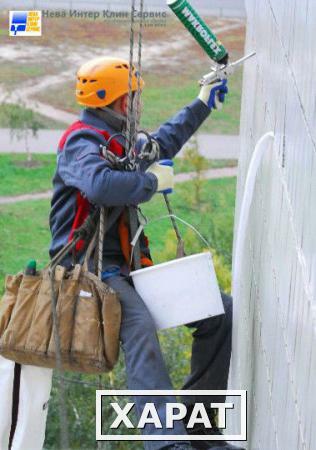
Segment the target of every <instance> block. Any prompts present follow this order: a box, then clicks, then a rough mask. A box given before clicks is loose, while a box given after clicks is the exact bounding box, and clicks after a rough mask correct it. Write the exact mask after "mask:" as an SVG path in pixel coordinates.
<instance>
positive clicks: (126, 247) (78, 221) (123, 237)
mask: <svg viewBox="0 0 316 450" xmlns="http://www.w3.org/2000/svg"><path fill="white" fill-rule="evenodd" d="M81 130H82V131H83V130H93V131H95V132H97V133H98V134H100V135H102V136H103V137H104V139H105V140H106V142H107V145H106V152H107V153H106V155H105V153H104V151H103V152H102V153H101V152H100V158H103V159H105V157H106V156H107V155H108V157H109V162H110V163H111V161H114V160H115V158H117V159H122V158H123V157H124V155H125V150H124V147H123V146H122V145H121V144H120V143H119V142H118V141H117V140H116V139H114V138H113V137H114V136H111V134H110V133H109V132H108V131H106V130H101V129H99V128H96V127H94V126H92V125H88V124H86V123H84V122H82V121H81V120H78V121H76V122H75V123H73V124H72V125H70V127H69V128H68V129H67V130H66V131H65V132H64V134H63V136H62V137H61V139H60V141H59V145H58V153H60V152H62V151H63V150H64V148H65V144H66V142H67V140H68V138H69V137H70V136H71V135H72V134H73V133H75V132H78V131H81ZM76 195H77V197H76V214H75V218H74V221H73V223H72V227H71V231H70V234H69V236H68V242H70V241H71V240H72V239H73V237H74V233H75V230H77V229H78V228H79V227H80V226H81V225H82V224H83V223H84V221H85V220H86V218H87V217H88V216H89V214H90V213H91V211H92V210H93V208H94V206H93V205H92V204H91V203H90V202H89V200H88V199H87V198H86V197H85V196H84V195H83V194H82V193H81V192H80V191H77V194H76ZM128 222H129V221H128V214H127V211H126V209H125V210H124V211H123V213H121V215H120V216H119V219H118V232H119V239H120V245H121V250H122V253H123V256H124V259H125V261H126V263H127V264H128V265H130V263H131V253H132V249H131V245H130V242H131V236H130V227H129V223H128ZM143 237H144V239H143V241H144V243H145V245H146V247H147V248H148V245H149V242H148V238H147V237H146V236H145V235H144V236H143ZM84 247H85V242H84V240H80V241H79V242H78V243H77V244H76V247H75V251H76V252H77V253H78V252H80V251H81V250H82V249H83V248H84ZM140 264H141V266H142V267H149V266H152V265H153V262H152V260H151V259H150V258H149V257H148V256H146V255H144V254H143V253H141V255H140Z"/></svg>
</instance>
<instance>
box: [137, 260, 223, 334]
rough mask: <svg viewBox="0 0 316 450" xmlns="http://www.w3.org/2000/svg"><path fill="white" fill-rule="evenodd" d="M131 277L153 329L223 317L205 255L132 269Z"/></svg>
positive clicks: (213, 273)
mask: <svg viewBox="0 0 316 450" xmlns="http://www.w3.org/2000/svg"><path fill="white" fill-rule="evenodd" d="M131 277H132V279H133V282H134V286H135V289H136V291H137V292H138V294H139V295H140V296H141V297H142V299H143V300H144V302H145V304H146V305H147V308H148V309H149V311H150V313H151V315H152V317H153V319H154V321H155V323H156V326H157V329H164V328H172V327H176V326H179V325H184V324H187V323H191V322H195V321H197V320H201V319H206V318H207V317H212V316H218V315H220V314H224V308H223V303H222V298H221V294H220V291H219V287H218V283H217V278H216V274H215V270H214V265H213V261H212V256H211V254H210V253H209V252H207V253H199V254H197V255H193V256H186V257H184V258H179V259H175V260H173V261H169V262H166V263H163V264H158V265H156V266H152V267H147V268H146V269H140V270H136V271H135V272H131Z"/></svg>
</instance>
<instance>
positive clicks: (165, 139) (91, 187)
mask: <svg viewBox="0 0 316 450" xmlns="http://www.w3.org/2000/svg"><path fill="white" fill-rule="evenodd" d="M209 114H210V110H209V108H208V107H207V106H206V105H205V104H204V103H203V102H202V101H201V100H199V99H196V100H195V101H194V102H192V103H191V104H190V105H188V106H186V107H185V108H183V109H182V110H181V111H180V112H179V113H178V114H176V115H175V116H174V117H173V118H171V119H170V120H168V121H167V122H166V123H165V124H163V125H161V126H160V127H159V129H158V130H157V131H156V132H154V133H152V136H153V137H154V138H155V139H156V140H157V141H158V143H159V145H160V155H161V158H162V159H172V158H173V157H174V156H175V155H176V154H177V153H178V152H179V151H180V150H181V148H182V147H183V145H184V144H185V143H186V142H187V141H188V139H190V137H191V136H192V135H193V134H194V133H195V132H196V130H197V129H198V128H199V127H200V125H201V124H202V123H203V121H204V120H205V119H206V118H207V117H208V116H209ZM80 120H81V121H83V122H84V123H86V124H87V125H92V126H94V127H95V128H98V129H101V130H106V131H108V132H109V133H110V134H111V135H112V134H114V133H115V132H116V131H115V130H113V128H111V127H110V126H109V125H107V124H106V123H105V122H104V121H103V120H101V119H100V118H99V117H96V116H95V115H94V114H93V113H92V112H91V111H89V110H83V111H82V113H81V115H80ZM144 139H145V138H139V139H138V141H137V144H136V150H139V149H140V147H141V145H142V143H143V141H144ZM118 140H119V139H118ZM101 143H103V144H105V143H106V141H105V139H104V138H103V136H102V135H100V134H99V133H97V132H96V131H94V130H80V131H76V132H73V133H72V134H70V135H69V136H68V139H67V140H66V143H65V146H64V149H63V151H62V152H60V153H58V156H57V169H56V173H55V176H54V178H53V186H54V193H53V198H52V205H51V206H52V208H51V213H50V229H51V234H52V242H51V246H50V256H51V257H53V256H54V255H55V254H56V253H57V252H58V251H59V250H60V249H61V248H62V247H63V246H64V245H66V244H67V241H68V237H69V234H70V230H71V227H72V224H73V222H74V218H75V214H76V208H77V193H78V191H80V192H81V193H82V195H83V196H85V197H86V198H87V199H88V200H89V202H90V203H92V204H94V205H97V206H106V207H111V206H120V205H128V204H129V205H138V204H139V203H144V202H147V201H149V200H150V199H151V198H152V196H153V195H154V194H155V192H156V190H157V179H156V177H155V176H154V175H153V174H150V173H145V172H122V171H117V170H112V169H111V168H110V167H109V165H108V163H107V162H106V160H104V159H102V158H100V150H99V146H100V144H101ZM121 143H123V142H121ZM145 168H146V167H144V168H143V169H144V170H145ZM121 255H122V252H121V249H120V242H119V235H118V230H117V223H116V224H114V225H113V226H112V227H111V228H110V229H109V230H108V232H107V235H106V238H105V241H104V256H105V257H110V258H111V257H120V256H121ZM64 263H66V261H65V262H64Z"/></svg>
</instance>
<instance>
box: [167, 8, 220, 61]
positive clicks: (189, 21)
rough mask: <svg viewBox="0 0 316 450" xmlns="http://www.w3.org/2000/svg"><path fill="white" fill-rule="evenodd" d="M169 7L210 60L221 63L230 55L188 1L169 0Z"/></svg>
mask: <svg viewBox="0 0 316 450" xmlns="http://www.w3.org/2000/svg"><path fill="white" fill-rule="evenodd" d="M167 5H168V6H169V7H170V8H171V9H172V11H173V12H174V13H175V15H176V16H177V17H178V18H179V19H180V21H181V22H182V23H183V25H184V26H185V27H186V28H187V30H188V31H189V32H190V33H191V34H192V36H193V37H194V38H195V39H196V41H197V42H198V43H199V44H200V46H201V47H202V48H203V49H204V50H205V51H206V53H207V54H208V56H209V57H210V58H212V59H213V60H214V61H217V62H220V61H221V60H223V59H224V58H225V57H226V56H227V55H228V53H227V50H226V48H225V47H224V46H223V45H222V43H221V42H220V41H219V40H217V38H216V36H215V34H214V33H212V31H211V30H210V28H209V27H208V25H206V23H205V22H204V20H203V19H201V17H200V16H199V15H198V13H197V12H196V11H195V9H194V8H193V7H192V6H191V5H190V3H189V2H188V1H187V0H167Z"/></svg>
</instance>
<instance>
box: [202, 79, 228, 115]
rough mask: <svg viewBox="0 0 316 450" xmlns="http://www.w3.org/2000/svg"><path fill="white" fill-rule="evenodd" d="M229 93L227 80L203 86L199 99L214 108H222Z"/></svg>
mask: <svg viewBox="0 0 316 450" xmlns="http://www.w3.org/2000/svg"><path fill="white" fill-rule="evenodd" d="M227 93H228V87H227V80H222V81H219V82H217V83H213V84H208V85H206V86H202V88H201V91H200V95H199V99H200V100H202V102H203V103H205V104H206V106H208V107H209V108H210V110H212V109H222V106H223V103H224V101H225V95H226V94H227Z"/></svg>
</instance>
